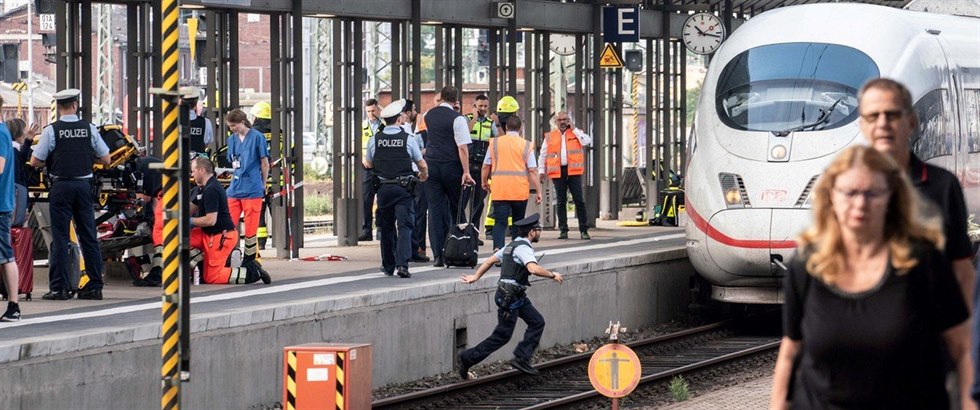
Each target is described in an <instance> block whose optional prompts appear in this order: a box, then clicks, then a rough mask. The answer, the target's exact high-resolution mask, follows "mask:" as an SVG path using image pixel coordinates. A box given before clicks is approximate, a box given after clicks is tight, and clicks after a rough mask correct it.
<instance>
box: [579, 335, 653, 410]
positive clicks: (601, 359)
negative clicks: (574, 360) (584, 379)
mask: <svg viewBox="0 0 980 410" xmlns="http://www.w3.org/2000/svg"><path fill="white" fill-rule="evenodd" d="M641 370H642V369H641V368H640V359H639V358H638V357H636V353H634V352H633V350H632V349H630V348H629V347H628V346H626V345H621V344H617V343H610V344H607V345H605V346H602V347H600V348H599V350H596V351H595V353H593V354H592V360H589V381H590V382H592V387H594V388H595V390H596V391H597V392H599V394H602V395H603V396H606V397H609V398H614V399H615V398H620V397H625V396H626V395H627V394H630V393H631V392H633V389H635V388H636V385H637V384H639V383H640V374H641Z"/></svg>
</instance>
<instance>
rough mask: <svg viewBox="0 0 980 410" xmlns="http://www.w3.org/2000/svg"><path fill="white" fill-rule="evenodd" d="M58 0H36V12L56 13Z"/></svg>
mask: <svg viewBox="0 0 980 410" xmlns="http://www.w3.org/2000/svg"><path fill="white" fill-rule="evenodd" d="M55 1H56V0H34V12H35V13H37V14H54V7H55Z"/></svg>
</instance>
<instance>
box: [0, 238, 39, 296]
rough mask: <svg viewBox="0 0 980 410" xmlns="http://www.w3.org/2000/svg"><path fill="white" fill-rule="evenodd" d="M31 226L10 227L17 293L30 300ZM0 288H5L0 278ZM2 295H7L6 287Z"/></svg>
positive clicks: (31, 264) (32, 271)
mask: <svg viewBox="0 0 980 410" xmlns="http://www.w3.org/2000/svg"><path fill="white" fill-rule="evenodd" d="M33 236H34V235H33V231H31V228H17V227H14V228H10V239H11V241H12V242H13V244H12V245H13V247H14V259H15V260H16V261H17V271H18V272H19V273H20V280H19V284H18V289H17V293H18V294H22V295H24V300H31V292H33V291H34V241H33ZM0 288H5V286H4V283H3V281H2V280H0ZM2 295H3V296H4V297H6V296H7V291H6V289H3V292H2Z"/></svg>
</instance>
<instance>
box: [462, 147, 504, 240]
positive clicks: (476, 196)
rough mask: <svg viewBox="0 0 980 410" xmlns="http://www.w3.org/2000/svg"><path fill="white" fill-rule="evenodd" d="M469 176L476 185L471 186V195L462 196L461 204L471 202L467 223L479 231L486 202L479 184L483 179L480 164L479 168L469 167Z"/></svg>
mask: <svg viewBox="0 0 980 410" xmlns="http://www.w3.org/2000/svg"><path fill="white" fill-rule="evenodd" d="M470 176H472V177H473V180H474V181H476V185H474V186H473V193H472V194H470V193H466V194H464V195H463V196H464V197H465V198H463V204H467V203H470V201H473V207H472V208H470V218H469V222H471V223H472V224H473V226H475V227H477V228H476V229H477V230H480V227H481V226H483V221H481V220H480V216H481V215H483V208H484V206H485V205H486V200H487V191H484V190H483V185H482V184H480V178H483V165H482V163H481V165H480V168H472V167H471V169H470ZM461 178H462V176H461ZM515 221H516V219H515ZM460 222H462V221H460Z"/></svg>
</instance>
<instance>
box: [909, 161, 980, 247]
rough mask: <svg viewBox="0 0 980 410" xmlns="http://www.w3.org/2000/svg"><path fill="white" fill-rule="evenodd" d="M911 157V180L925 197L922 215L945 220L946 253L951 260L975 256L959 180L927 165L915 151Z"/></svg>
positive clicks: (944, 171)
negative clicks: (925, 202)
mask: <svg viewBox="0 0 980 410" xmlns="http://www.w3.org/2000/svg"><path fill="white" fill-rule="evenodd" d="M910 155H911V157H910V158H909V179H911V180H912V185H915V188H916V189H917V190H918V191H919V194H920V195H922V197H923V198H924V199H926V200H927V201H928V202H927V205H932V206H926V209H923V210H922V211H923V214H925V215H927V216H933V215H937V214H938V216H940V217H941V218H942V219H943V234H945V235H946V255H948V256H949V258H950V259H952V260H958V259H964V258H971V257H973V243H972V242H971V241H970V237H969V236H968V235H967V232H966V230H967V222H966V221H967V210H966V201H965V200H964V199H963V189H962V188H961V187H960V182H959V180H957V179H956V177H955V176H954V175H953V174H952V173H951V172H949V171H947V170H945V169H942V168H939V167H936V166H933V165H929V164H926V163H924V162H922V161H920V160H919V159H918V158H916V156H915V155H914V154H910Z"/></svg>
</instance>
